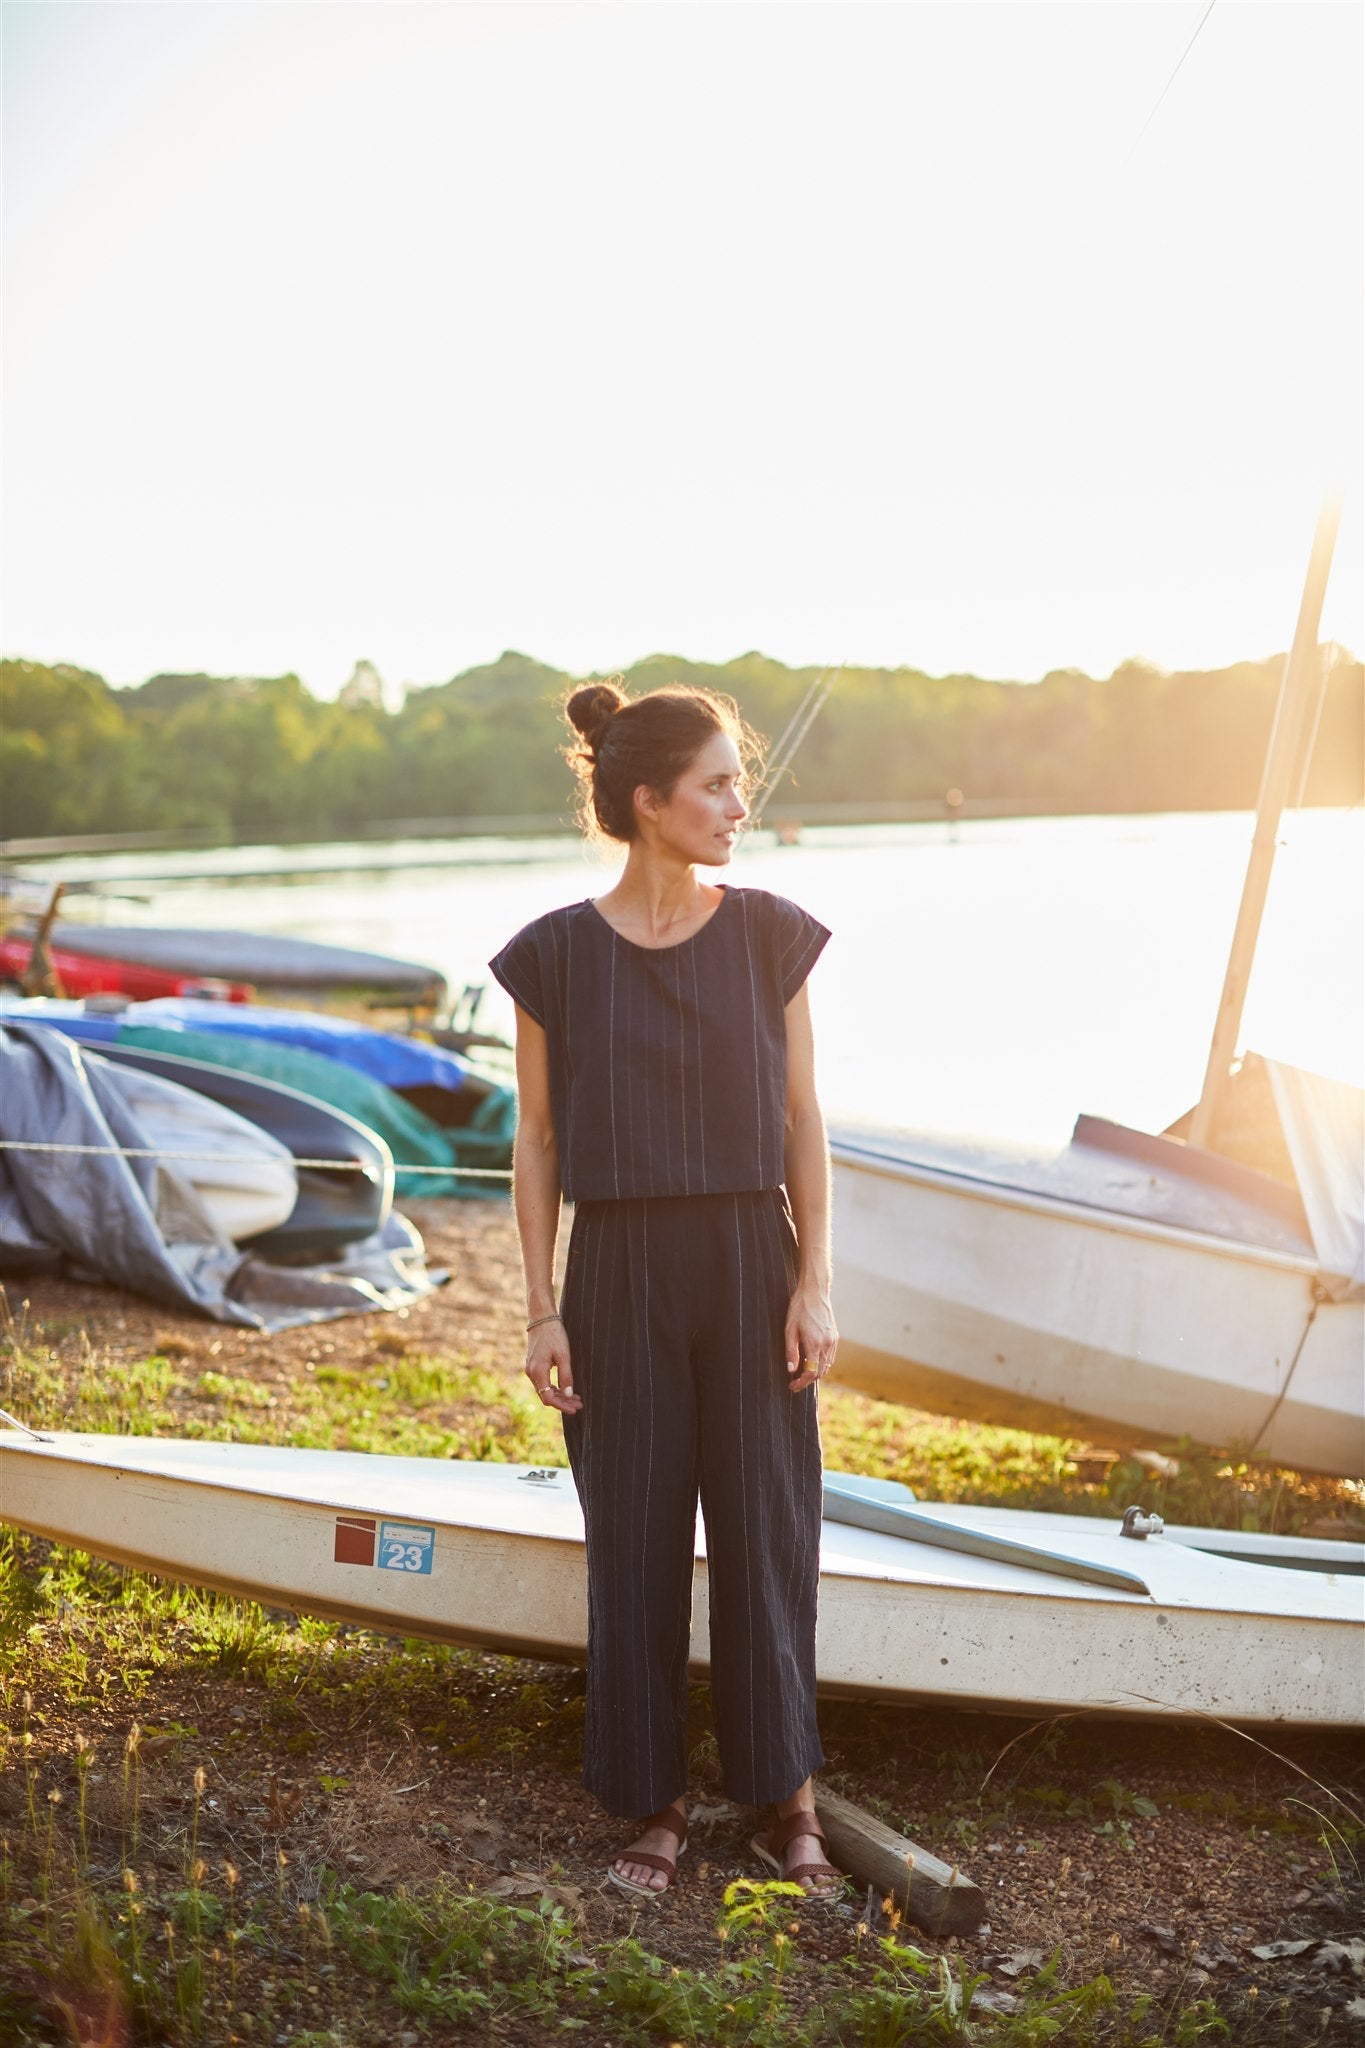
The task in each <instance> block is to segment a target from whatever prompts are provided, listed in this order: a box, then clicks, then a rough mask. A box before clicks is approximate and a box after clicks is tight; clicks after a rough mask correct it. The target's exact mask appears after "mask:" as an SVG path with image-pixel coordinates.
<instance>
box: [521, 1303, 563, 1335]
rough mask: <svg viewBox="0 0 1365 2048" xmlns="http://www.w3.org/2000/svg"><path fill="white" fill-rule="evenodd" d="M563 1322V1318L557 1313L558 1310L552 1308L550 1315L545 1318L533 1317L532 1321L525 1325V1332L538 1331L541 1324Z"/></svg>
mask: <svg viewBox="0 0 1365 2048" xmlns="http://www.w3.org/2000/svg"><path fill="white" fill-rule="evenodd" d="M563 1320H564V1318H563V1317H562V1316H561V1315H560V1313H559V1310H558V1309H557V1308H552V1309H551V1310H550V1313H549V1315H547V1316H535V1317H534V1318H533V1319H532V1320H531V1321H530V1322H529V1323H528V1324H527V1325H526V1328H527V1330H528V1331H529V1330H538V1329H539V1328H540V1326H541V1324H542V1323H559V1322H562V1321H563Z"/></svg>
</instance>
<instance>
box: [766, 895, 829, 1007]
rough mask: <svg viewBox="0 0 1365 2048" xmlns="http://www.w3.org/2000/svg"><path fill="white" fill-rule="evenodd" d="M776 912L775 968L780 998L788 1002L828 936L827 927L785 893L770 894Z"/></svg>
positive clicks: (821, 950)
mask: <svg viewBox="0 0 1365 2048" xmlns="http://www.w3.org/2000/svg"><path fill="white" fill-rule="evenodd" d="M773 909H774V912H775V914H776V938H777V968H778V975H779V978H780V980H781V983H782V1000H783V1002H784V1003H789V1002H790V1001H791V999H792V997H793V996H794V995H795V994H796V992H797V990H798V989H799V988H800V987H801V986H802V984H803V983H804V981H805V979H806V977H807V975H808V974H809V973H810V971H811V969H812V967H814V965H815V963H816V961H817V960H818V959H819V958H820V955H821V953H822V952H823V951H824V949H825V946H826V944H827V943H828V940H829V929H828V927H827V926H826V925H823V924H821V922H820V920H819V918H816V917H812V916H811V914H810V912H809V911H808V910H802V908H801V906H800V904H799V903H790V902H788V900H787V898H786V897H785V896H774V898H773Z"/></svg>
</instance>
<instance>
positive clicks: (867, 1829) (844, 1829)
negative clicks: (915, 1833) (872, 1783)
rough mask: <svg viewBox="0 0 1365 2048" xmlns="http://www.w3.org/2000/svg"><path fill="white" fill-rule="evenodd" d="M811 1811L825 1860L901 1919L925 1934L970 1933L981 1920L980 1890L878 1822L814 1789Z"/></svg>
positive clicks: (834, 1796)
mask: <svg viewBox="0 0 1365 2048" xmlns="http://www.w3.org/2000/svg"><path fill="white" fill-rule="evenodd" d="M815 1811H816V1813H817V1814H818V1815H819V1817H820V1824H821V1826H822V1827H823V1828H824V1830H825V1834H826V1836H827V1837H828V1840H829V1848H830V1856H831V1859H832V1860H833V1861H834V1862H835V1863H837V1864H839V1865H840V1867H841V1868H842V1869H844V1870H846V1871H848V1873H849V1874H850V1876H852V1877H854V1878H856V1879H857V1881H858V1883H859V1884H870V1885H871V1886H872V1887H873V1889H874V1890H875V1891H876V1892H877V1893H878V1895H879V1896H880V1897H882V1898H892V1899H894V1900H895V1902H896V1904H897V1905H898V1906H899V1908H900V1910H901V1912H902V1913H903V1914H904V1915H905V1917H906V1919H907V1920H913V1921H914V1923H915V1925H916V1926H917V1927H922V1928H924V1930H925V1932H926V1933H928V1934H939V1935H949V1934H970V1933H972V1931H973V1930H974V1929H975V1928H977V1927H979V1926H980V1925H981V1922H982V1921H983V1920H984V1919H985V1917H986V1901H985V1898H984V1896H983V1894H982V1891H981V1887H980V1885H978V1884H973V1882H972V1880H971V1878H969V1877H966V1876H964V1874H963V1873H962V1871H960V1870H959V1869H957V1867H956V1866H955V1865H949V1864H947V1863H944V1862H943V1861H942V1860H941V1859H940V1858H939V1857H937V1856H934V1855H931V1854H930V1852H929V1850H928V1849H921V1848H920V1846H919V1844H918V1843H917V1842H911V1841H909V1840H908V1839H907V1838H906V1837H905V1836H904V1835H898V1834H897V1833H896V1831H895V1829H894V1828H889V1827H887V1825H886V1823H885V1822H884V1821H880V1820H876V1819H874V1818H873V1816H872V1815H871V1814H870V1813H864V1811H863V1809H862V1808H861V1807H860V1806H855V1805H854V1804H853V1802H852V1801H851V1800H849V1799H841V1798H840V1797H839V1795H838V1793H837V1792H826V1791H824V1790H822V1789H821V1787H820V1786H819V1785H818V1784H817V1786H816V1791H815Z"/></svg>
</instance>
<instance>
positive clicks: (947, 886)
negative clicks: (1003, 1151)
mask: <svg viewBox="0 0 1365 2048" xmlns="http://www.w3.org/2000/svg"><path fill="white" fill-rule="evenodd" d="M1251 823H1252V821H1251V818H1250V816H1249V815H1248V814H1237V813H1220V814H1217V815H1209V816H1203V815H1193V814H1181V815H1173V816H1165V817H1137V818H1114V817H1104V818H1029V819H1010V820H991V821H973V822H967V823H964V824H962V825H960V826H957V827H954V828H949V827H948V826H947V825H939V824H934V825H882V826H858V827H833V826H831V827H825V828H818V829H810V830H808V831H807V832H806V833H805V834H804V836H803V839H802V842H801V844H800V845H798V846H794V847H778V846H776V845H775V844H773V842H772V840H771V837H770V835H768V834H766V833H760V834H757V835H755V838H754V840H753V841H752V842H751V843H748V844H746V845H744V846H743V847H742V848H741V849H740V851H739V852H738V854H737V856H736V858H735V861H734V863H733V866H732V867H731V869H730V872H729V879H731V880H733V881H735V882H738V883H740V884H745V883H747V884H752V885H755V886H758V887H762V888H766V889H774V890H777V891H779V892H780V893H782V894H783V895H788V896H792V897H795V898H796V899H797V900H798V901H799V902H801V903H803V904H805V905H806V907H807V908H808V909H810V910H811V911H813V912H814V913H815V915H816V916H817V917H820V918H822V919H823V920H824V922H825V923H826V924H828V925H829V926H830V927H831V929H832V931H833V932H834V938H833V940H832V942H831V944H830V945H829V947H828V948H827V949H826V952H825V955H824V958H823V959H822V961H821V963H820V965H819V966H818V968H817V969H816V972H815V974H814V977H813V979H812V982H811V995H812V1003H813V1008H814V1012H815V1019H816V1031H817V1045H818V1050H819V1060H820V1071H821V1088H822V1093H823V1096H824V1099H825V1103H826V1106H827V1108H828V1110H829V1112H830V1113H831V1114H832V1115H839V1114H848V1115H857V1116H870V1117H877V1118H882V1119H886V1120H890V1121H895V1122H904V1123H910V1124H916V1125H923V1126H929V1127H934V1128H938V1129H945V1130H974V1131H980V1132H988V1133H992V1134H996V1135H999V1136H1001V1137H1010V1138H1018V1139H1026V1140H1044V1141H1050V1140H1061V1139H1063V1138H1064V1137H1065V1136H1066V1135H1067V1133H1068V1132H1069V1130H1070V1128H1071V1125H1072V1123H1073V1121H1074V1119H1075V1117H1076V1114H1077V1112H1078V1111H1080V1110H1090V1111H1093V1112H1096V1113H1098V1114H1101V1115H1106V1116H1112V1117H1116V1118H1118V1119H1120V1120H1121V1121H1123V1122H1126V1123H1132V1124H1135V1125H1138V1126H1139V1127H1144V1128H1148V1129H1152V1130H1157V1129H1160V1128H1161V1127H1162V1126H1163V1125H1164V1124H1167V1123H1169V1122H1170V1121H1171V1120H1172V1119H1173V1118H1174V1117H1175V1116H1177V1115H1178V1114H1179V1113H1180V1112H1181V1111H1182V1110H1184V1109H1187V1108H1188V1107H1189V1106H1190V1104H1191V1103H1192V1102H1193V1101H1194V1100H1195V1098H1196V1096H1197V1095H1198V1092H1199V1086H1200V1082H1201V1080H1202V1077H1203V1070H1204V1061H1205V1058H1206V1055H1207V1050H1208V1040H1209V1034H1210V1032H1211V1029H1212V1024H1213V1016H1214V1010H1215V1006H1216V1004H1217V1001H1218V995H1219V990H1220V988H1221V984H1222V975H1223V969H1224V966H1225V963H1226V957H1227V949H1228V944H1229V941H1230V938H1231V934H1232V925H1233V919H1234V916H1235V914H1236V908H1237V901H1238V896H1239V893H1240V890H1241V884H1242V876H1243V871H1244V868H1245V865H1246V857H1247V851H1248V847H1249V844H1250V836H1251ZM1282 841H1283V843H1282V846H1281V850H1280V853H1279V856H1278V859H1277V862H1276V869H1275V877H1274V881H1273V883H1272V887H1271V898H1270V903H1269V906H1268V909H1267V914H1266V921H1265V924H1264V927H1263V930H1262V937H1261V944H1260V949H1259V952H1258V956H1257V962H1256V969H1255V974H1254V978H1253V982H1252V987H1251V993H1250V998H1249V1001H1248V1005H1247V1011H1246V1022H1245V1026H1244V1031H1243V1042H1244V1044H1246V1045H1249V1046H1251V1047H1254V1048H1255V1049H1256V1050H1258V1051H1260V1052H1264V1053H1268V1054H1270V1055H1272V1056H1276V1057H1279V1058H1282V1059H1287V1060H1291V1061H1293V1062H1294V1063H1295V1064H1297V1065H1300V1066H1305V1067H1310V1068H1312V1069H1314V1070H1316V1071H1318V1072H1320V1073H1326V1074H1333V1075H1336V1076H1339V1077H1340V1078H1342V1079H1346V1080H1352V1081H1355V1082H1357V1083H1360V1082H1361V1080H1362V1078H1365V1076H1363V1074H1362V1068H1363V1067H1365V816H1362V813H1361V812H1360V811H1350V812H1305V813H1299V814H1295V815H1294V816H1292V817H1290V818H1289V819H1288V820H1287V821H1286V824H1285V827H1284V831H1283V835H1282ZM352 852H353V853H354V866H351V865H350V864H349V863H350V856H351V853H352ZM416 861H420V862H421V863H422V865H420V866H415V865H410V864H409V862H416ZM438 862H439V863H443V864H442V865H428V863H438ZM227 863H231V864H232V865H233V866H235V867H236V868H237V869H238V870H239V871H241V872H240V873H239V878H237V879H232V878H221V877H217V876H215V877H214V878H212V879H210V878H209V871H211V870H214V869H217V868H220V867H221V866H223V865H225V864H227ZM338 863H345V866H344V870H338V871H333V872H326V873H311V874H310V873H309V872H308V869H309V868H310V867H315V866H319V865H320V866H322V867H324V868H329V869H337V864H338ZM277 865H278V866H279V867H280V868H281V869H282V870H283V871H282V872H280V873H279V874H277V875H272V876H271V877H270V878H268V879H261V878H260V877H250V876H249V875H247V874H246V872H245V871H246V870H248V869H251V868H253V867H257V868H259V867H263V866H264V867H271V866H277ZM171 866H174V868H175V869H176V871H177V873H178V874H179V875H180V877H181V879H178V880H175V881H168V880H164V879H159V878H158V871H160V874H161V875H162V876H164V874H165V871H166V870H167V869H168V868H170V867H171ZM63 870H65V871H67V872H72V873H74V872H77V871H79V873H80V874H81V875H82V876H85V877H90V878H92V879H94V878H96V877H99V878H100V879H101V881H102V884H103V885H104V886H107V887H110V888H113V887H114V886H115V884H116V883H117V884H118V885H121V886H122V887H125V888H127V889H128V890H130V891H136V892H137V893H138V895H139V896H141V897H142V898H143V900H142V901H141V902H139V903H137V904H136V905H122V904H120V905H113V904H111V905H109V906H108V914H109V915H110V916H112V917H115V918H117V919H119V920H120V921H125V920H135V921H137V922H139V923H148V924H188V925H213V926H236V927H240V928H244V929H253V930H258V931H270V932H293V933H296V934H298V935H299V936H300V937H306V938H313V939H324V940H332V941H335V942H337V943H339V944H350V945H357V946H365V947H371V948H374V949H375V950H377V951H380V952H388V953H396V954H399V955H402V956H403V957H405V958H410V959H415V960H422V961H425V962H428V963H429V964H430V965H432V966H434V967H437V968H439V969H440V970H441V972H442V973H444V974H445V975H446V976H447V978H448V980H449V982H450V984H451V987H452V989H453V990H458V989H460V988H461V987H462V986H463V985H464V984H465V983H466V982H470V981H488V980H489V977H488V975H487V970H486V967H485V962H486V961H487V959H488V957H489V955H490V954H491V953H493V952H494V951H496V949H497V948H498V946H500V945H501V944H502V942H503V941H504V939H506V938H507V937H508V935H509V934H510V933H511V932H513V931H514V930H516V928H517V927H518V926H519V925H522V924H524V923H526V922H527V921H528V919H530V918H532V917H534V916H536V915H538V913H539V912H541V911H542V910H547V909H550V908H552V907H553V906H555V905H557V904H560V903H566V902H571V901H573V900H575V899H576V898H579V897H583V896H591V895H600V894H601V893H602V892H603V891H604V890H605V889H607V888H609V887H610V886H611V882H612V879H613V868H612V866H611V864H610V863H609V862H608V861H607V860H606V859H605V858H604V857H602V856H601V855H599V854H596V853H593V852H589V851H587V850H585V849H583V848H581V847H580V846H579V845H578V844H577V843H576V842H573V841H570V840H567V839H563V840H545V839H538V840H526V841H513V840H483V841H469V840H463V841H449V842H445V843H444V844H443V845H439V846H438V845H433V844H432V843H431V842H430V841H423V842H413V843H412V844H410V845H409V846H406V847H404V846H402V845H398V844H395V845H390V846H384V847H382V848H376V847H375V846H373V845H370V846H363V847H362V846H356V847H355V848H354V849H346V848H310V849H302V850H301V849H297V848H296V849H280V850H275V849H260V848H256V849H237V850H236V851H235V852H234V853H231V854H228V855H222V854H216V855H207V854H206V855H200V856H196V855H186V856H180V855H178V856H176V857H175V859H174V861H173V862H172V861H171V860H170V859H169V858H167V857H165V856H152V855H148V856H144V857H138V858H133V857H130V856H127V855H122V856H118V857H112V856H111V857H110V858H109V859H107V860H105V861H92V860H90V859H89V858H83V859H81V860H79V861H76V860H74V859H73V860H71V861H67V862H56V863H52V864H50V866H49V867H47V868H45V870H44V872H47V873H51V874H53V875H54V876H55V875H56V874H59V873H61V872H62V871H63ZM381 1021H382V1020H381ZM481 1021H483V1022H485V1023H486V1024H488V1025H490V1026H493V1025H497V1026H502V1027H506V1028H509V1029H510V1025H511V1005H510V1004H509V1003H508V1001H507V999H506V998H505V997H504V996H503V994H502V992H501V991H500V990H499V989H498V988H497V986H496V984H495V983H491V982H490V985H489V993H488V996H487V998H486V1000H485V1004H484V1008H483V1011H482V1013H481Z"/></svg>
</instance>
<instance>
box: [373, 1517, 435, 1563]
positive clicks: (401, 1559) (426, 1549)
mask: <svg viewBox="0 0 1365 2048" xmlns="http://www.w3.org/2000/svg"><path fill="white" fill-rule="evenodd" d="M435 1549H436V1531H435V1530H434V1529H432V1528H428V1527H427V1526H426V1524H425V1523H422V1522H381V1523H380V1524H379V1555H378V1557H377V1558H376V1559H375V1563H376V1564H377V1565H378V1566H379V1568H380V1570H381V1571H386V1572H426V1573H427V1574H430V1571H431V1559H432V1554H433V1552H434V1551H435Z"/></svg>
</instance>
